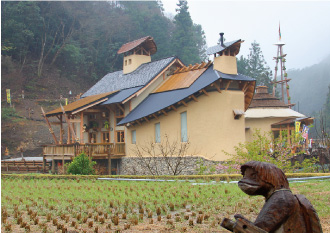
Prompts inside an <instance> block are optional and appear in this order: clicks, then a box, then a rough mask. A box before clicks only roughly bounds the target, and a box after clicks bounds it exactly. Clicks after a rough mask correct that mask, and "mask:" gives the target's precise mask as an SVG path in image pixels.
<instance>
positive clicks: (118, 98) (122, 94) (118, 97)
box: [101, 86, 143, 105]
mask: <svg viewBox="0 0 330 234" xmlns="http://www.w3.org/2000/svg"><path fill="white" fill-rule="evenodd" d="M142 87H143V86H138V87H134V88H129V89H123V90H120V91H119V92H118V93H116V94H114V95H113V96H111V97H109V99H108V100H107V101H105V102H103V103H102V104H101V105H108V104H113V103H120V102H122V101H124V100H125V99H126V98H128V97H130V96H131V95H132V94H134V93H136V92H137V91H139V90H140V89H141V88H142Z"/></svg>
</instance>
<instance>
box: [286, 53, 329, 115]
mask: <svg viewBox="0 0 330 234" xmlns="http://www.w3.org/2000/svg"><path fill="white" fill-rule="evenodd" d="M288 78H289V79H292V80H291V81H290V82H289V85H290V96H291V102H292V103H296V105H295V106H294V107H293V109H294V110H296V111H299V112H300V113H303V114H305V115H307V116H312V115H313V113H317V112H319V111H320V110H321V108H322V107H323V106H324V104H325V101H326V96H327V93H328V90H329V89H328V86H329V85H330V54H329V56H328V57H326V58H325V59H324V60H323V61H321V62H320V63H319V64H315V65H313V66H310V67H306V68H303V69H297V70H288Z"/></svg>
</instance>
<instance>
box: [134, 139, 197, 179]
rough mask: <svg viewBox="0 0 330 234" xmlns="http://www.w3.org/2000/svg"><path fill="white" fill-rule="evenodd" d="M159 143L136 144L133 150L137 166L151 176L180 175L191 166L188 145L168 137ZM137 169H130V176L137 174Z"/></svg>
mask: <svg viewBox="0 0 330 234" xmlns="http://www.w3.org/2000/svg"><path fill="white" fill-rule="evenodd" d="M162 138H163V139H162V141H161V142H160V143H157V144H155V143H154V142H153V141H150V142H147V143H146V144H144V145H139V144H136V145H135V148H134V150H133V152H134V155H135V156H137V159H138V161H139V163H138V164H139V166H140V167H142V170H143V171H145V172H146V173H147V174H151V175H161V174H166V175H180V174H182V173H184V172H185V170H186V169H187V168H189V167H191V166H192V165H190V164H191V163H192V160H191V158H190V157H189V156H187V151H188V149H189V146H190V143H189V142H185V143H181V142H180V141H177V140H173V141H171V140H170V139H169V136H168V135H165V136H164V137H162ZM137 171H138V170H137V168H132V174H136V173H137Z"/></svg>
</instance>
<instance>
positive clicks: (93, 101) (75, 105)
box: [46, 91, 118, 117]
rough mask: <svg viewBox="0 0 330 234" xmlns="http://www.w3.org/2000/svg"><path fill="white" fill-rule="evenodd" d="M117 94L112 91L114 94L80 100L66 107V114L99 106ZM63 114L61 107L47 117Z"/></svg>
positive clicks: (47, 114)
mask: <svg viewBox="0 0 330 234" xmlns="http://www.w3.org/2000/svg"><path fill="white" fill-rule="evenodd" d="M116 92H118V91H112V92H108V93H102V94H98V95H92V96H88V97H85V98H82V99H79V100H77V101H75V102H72V103H69V104H68V105H66V106H64V107H63V108H64V111H65V112H69V113H71V112H74V111H76V110H78V109H80V108H83V107H85V106H87V105H91V104H95V105H97V104H99V102H100V101H102V100H104V99H107V98H108V97H109V96H111V95H112V94H114V93H116ZM104 101H105V100H104ZM62 113H63V111H62V108H61V107H59V108H57V109H55V110H52V111H49V112H47V113H46V116H47V117H49V116H54V115H57V114H62Z"/></svg>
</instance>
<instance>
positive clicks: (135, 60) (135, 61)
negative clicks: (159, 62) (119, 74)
mask: <svg viewBox="0 0 330 234" xmlns="http://www.w3.org/2000/svg"><path fill="white" fill-rule="evenodd" d="M149 62H151V57H150V56H148V55H140V54H132V55H128V56H125V57H124V61H123V73H124V74H127V73H130V72H132V71H134V70H135V69H136V68H138V67H139V66H140V65H141V64H143V63H149Z"/></svg>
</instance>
